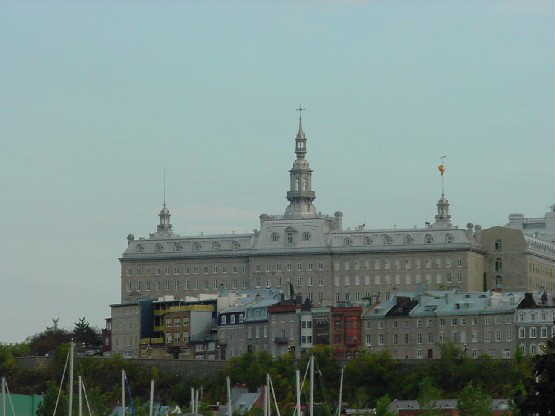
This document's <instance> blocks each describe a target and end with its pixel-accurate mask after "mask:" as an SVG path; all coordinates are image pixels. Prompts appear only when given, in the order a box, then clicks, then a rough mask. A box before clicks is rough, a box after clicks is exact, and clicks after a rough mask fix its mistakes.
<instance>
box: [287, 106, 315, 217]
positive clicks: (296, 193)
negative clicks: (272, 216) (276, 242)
mask: <svg viewBox="0 0 555 416" xmlns="http://www.w3.org/2000/svg"><path fill="white" fill-rule="evenodd" d="M303 110H304V108H302V107H299V108H297V111H298V112H299V131H298V132H297V137H295V154H296V155H297V159H296V160H295V161H294V162H293V168H292V169H291V170H290V171H289V177H290V182H291V183H290V187H289V191H288V192H287V200H288V201H289V206H288V207H287V209H286V210H285V217H289V218H306V217H316V208H315V207H314V205H312V201H314V200H315V199H316V194H315V193H314V191H313V190H312V170H311V169H310V166H309V164H308V160H306V159H305V155H306V135H305V134H304V131H303V122H302V111H303Z"/></svg>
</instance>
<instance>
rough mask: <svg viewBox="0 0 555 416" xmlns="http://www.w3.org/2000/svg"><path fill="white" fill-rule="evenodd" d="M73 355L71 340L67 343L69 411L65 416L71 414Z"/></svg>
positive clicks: (73, 347)
mask: <svg viewBox="0 0 555 416" xmlns="http://www.w3.org/2000/svg"><path fill="white" fill-rule="evenodd" d="M74 353H75V344H74V343H73V340H71V342H70V343H69V409H68V412H67V414H68V415H69V416H71V415H72V414H73V355H74Z"/></svg>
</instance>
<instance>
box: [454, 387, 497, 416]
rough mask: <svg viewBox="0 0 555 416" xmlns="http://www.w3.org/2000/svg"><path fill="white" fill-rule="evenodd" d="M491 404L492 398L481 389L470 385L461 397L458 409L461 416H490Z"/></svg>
mask: <svg viewBox="0 0 555 416" xmlns="http://www.w3.org/2000/svg"><path fill="white" fill-rule="evenodd" d="M491 402H492V400H491V396H489V395H488V394H487V393H486V392H485V391H483V390H482V389H481V388H480V387H477V386H474V385H473V384H472V383H469V384H467V385H466V387H465V388H464V389H463V391H462V392H461V394H460V396H459V401H458V404H457V408H458V409H459V412H460V414H461V416H489V415H491Z"/></svg>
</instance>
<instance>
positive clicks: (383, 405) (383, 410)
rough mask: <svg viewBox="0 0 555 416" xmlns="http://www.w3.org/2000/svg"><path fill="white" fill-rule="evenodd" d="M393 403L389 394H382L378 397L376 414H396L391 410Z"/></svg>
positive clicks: (380, 415) (386, 415)
mask: <svg viewBox="0 0 555 416" xmlns="http://www.w3.org/2000/svg"><path fill="white" fill-rule="evenodd" d="M390 404H391V399H390V398H389V396H387V395H386V396H382V397H380V398H379V399H378V402H377V403H376V413H375V415H376V416H394V413H393V412H391V411H389V405H390Z"/></svg>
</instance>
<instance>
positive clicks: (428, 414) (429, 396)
mask: <svg viewBox="0 0 555 416" xmlns="http://www.w3.org/2000/svg"><path fill="white" fill-rule="evenodd" d="M439 399H441V390H440V389H438V388H437V387H436V386H434V384H433V382H432V380H431V379H430V378H429V377H425V378H424V379H423V380H422V382H421V383H420V385H419V394H418V404H419V406H420V409H421V410H422V412H421V413H420V414H421V415H422V416H436V415H441V410H439V409H437V408H436V402H437V400H439Z"/></svg>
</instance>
